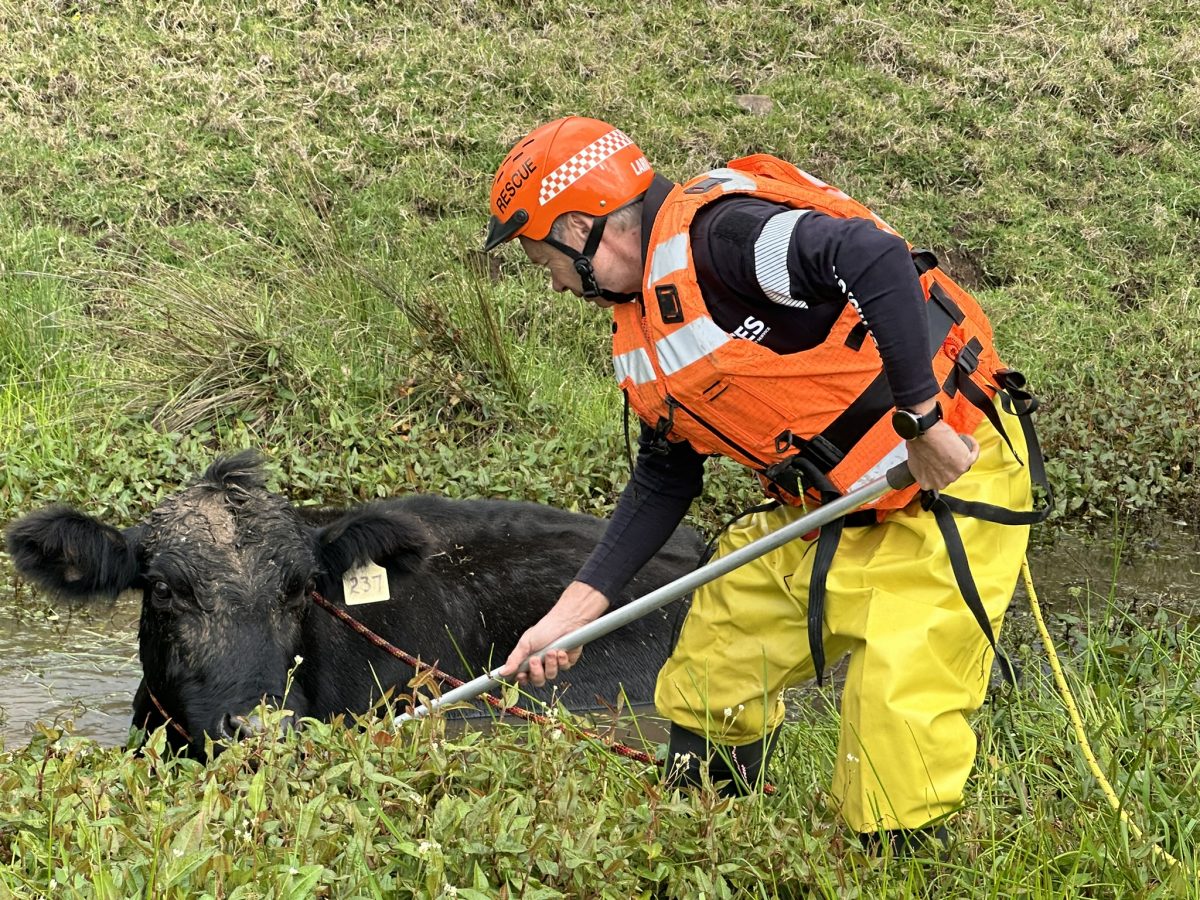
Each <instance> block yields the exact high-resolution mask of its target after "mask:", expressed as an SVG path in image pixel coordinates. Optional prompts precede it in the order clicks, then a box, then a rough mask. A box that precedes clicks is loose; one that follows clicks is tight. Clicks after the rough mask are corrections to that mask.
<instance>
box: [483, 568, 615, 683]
mask: <svg viewBox="0 0 1200 900" xmlns="http://www.w3.org/2000/svg"><path fill="white" fill-rule="evenodd" d="M606 609H608V599H607V598H606V597H605V596H604V595H603V594H601V593H600V592H599V591H597V590H596V589H595V588H593V587H590V586H589V585H586V584H584V583H583V582H581V581H573V582H571V583H570V584H569V585H567V589H566V590H565V591H563V592H562V596H560V597H559V598H558V602H557V603H555V604H554V606H553V607H552V608H551V610H550V611H549V612H548V613H546V615H544V616H543V617H542V618H541V620H540V621H538V622H537V623H536V624H535V625H533V626H532V627H531V628H530V629H529V630H528V631H526V632H525V633H524V634H523V635H521V639H520V640H519V641H517V646H516V647H514V648H513V651H512V653H510V654H509V655H508V659H507V660H506V661H505V663H504V667H503V668H502V669H501V671H500V674H501V675H502V676H504V677H510V676H511V675H512V674H513V673H514V672H516V671H517V669H518V667H520V665H521V663H523V662H524V661H525V660H526V658H528V659H529V671H528V672H521V673H520V674H519V675H517V681H518V682H520V683H521V684H526V683H529V684H532V685H533V686H534V687H542V685H544V684H545V683H546V682H547V681H553V680H554V679H555V678H557V677H558V674H559V672H563V671H566V670H567V669H569V668H571V666H573V665H575V663H576V662H577V661H578V660H579V656H580V654H581V653H583V648H582V647H577V648H575V649H574V650H551V651H550V652H549V653H547V654H546V655H545V656H544V657H541V656H530V654H532V653H533V652H534V651H536V650H540V649H541V648H542V647H545V646H546V645H547V644H552V643H553V642H554V641H556V640H558V639H559V638H560V637H562V636H563V635H564V634H569V633H570V632H572V631H575V630H576V629H577V628H582V627H583V626H584V625H587V624H588V623H589V622H592V621H594V620H595V619H597V618H599V617H600V616H601V615H602V614H603V613H604V611H605V610H606Z"/></svg>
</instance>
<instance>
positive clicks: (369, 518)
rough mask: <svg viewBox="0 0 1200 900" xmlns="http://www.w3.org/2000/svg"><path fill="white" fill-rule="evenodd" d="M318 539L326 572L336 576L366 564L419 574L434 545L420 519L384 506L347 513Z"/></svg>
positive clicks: (321, 529)
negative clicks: (373, 563)
mask: <svg viewBox="0 0 1200 900" xmlns="http://www.w3.org/2000/svg"><path fill="white" fill-rule="evenodd" d="M316 537H317V552H318V553H319V554H320V556H321V563H322V565H323V566H324V569H325V571H326V572H328V573H329V574H330V575H336V576H340V575H342V574H344V573H345V572H347V571H349V570H350V569H353V568H355V567H357V566H360V565H363V564H364V563H366V562H375V563H378V564H379V565H381V566H385V567H386V568H390V569H398V570H400V571H401V572H419V571H420V570H421V566H422V565H423V564H424V562H425V557H426V556H427V555H428V554H429V550H430V547H431V546H432V543H433V542H432V540H431V538H430V537H429V533H428V532H427V531H426V530H425V526H424V525H423V524H422V523H421V521H420V520H419V519H417V518H416V517H414V516H411V515H409V514H408V513H405V512H401V511H400V510H397V509H389V508H388V507H387V506H386V505H385V504H375V505H367V506H358V507H355V508H353V509H350V510H347V511H346V512H345V514H343V515H342V516H341V517H339V518H338V519H337V520H336V521H333V522H330V523H329V524H327V525H325V526H324V527H322V528H319V529H317V532H316Z"/></svg>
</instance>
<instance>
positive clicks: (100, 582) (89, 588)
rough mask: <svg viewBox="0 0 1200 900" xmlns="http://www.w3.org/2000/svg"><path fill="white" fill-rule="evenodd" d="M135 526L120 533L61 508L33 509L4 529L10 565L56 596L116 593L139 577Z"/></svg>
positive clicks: (137, 528)
mask: <svg viewBox="0 0 1200 900" xmlns="http://www.w3.org/2000/svg"><path fill="white" fill-rule="evenodd" d="M141 534H142V529H141V528H140V527H134V528H127V529H125V530H124V531H119V530H117V529H116V528H113V527H112V526H111V525H105V524H104V523H103V522H100V521H98V520H96V519H93V518H92V517H91V516H87V515H84V514H83V513H81V512H78V511H76V510H74V509H70V508H68V507H65V506H52V507H49V508H48V509H42V510H38V511H37V512H34V513H30V514H29V515H27V516H24V517H22V518H20V519H17V520H16V521H15V522H13V523H12V524H11V525H9V527H8V531H7V533H6V544H7V549H8V553H9V556H11V557H12V562H13V567H14V568H15V569H16V570H17V571H18V572H19V573H20V574H21V575H22V576H24V577H25V578H27V579H28V580H30V581H32V582H33V583H34V584H36V585H38V586H39V587H41V588H43V589H45V590H47V591H50V592H51V593H53V594H56V595H58V596H60V597H70V598H77V599H78V598H84V597H98V596H104V597H115V596H116V595H117V594H119V593H120V592H121V591H123V590H125V589H126V588H129V587H132V586H133V585H134V584H135V583H136V582H137V578H138V574H139V571H140V566H139V563H138V545H139V544H140V542H141Z"/></svg>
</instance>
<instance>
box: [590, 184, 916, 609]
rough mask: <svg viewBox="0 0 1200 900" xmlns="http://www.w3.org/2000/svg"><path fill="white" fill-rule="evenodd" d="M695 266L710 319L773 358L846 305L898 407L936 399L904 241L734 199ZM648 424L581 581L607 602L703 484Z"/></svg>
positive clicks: (822, 328)
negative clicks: (656, 446)
mask: <svg viewBox="0 0 1200 900" xmlns="http://www.w3.org/2000/svg"><path fill="white" fill-rule="evenodd" d="M672 187H674V185H673V183H672V182H670V181H668V180H667V179H665V178H663V177H661V176H657V177H656V178H655V179H654V182H653V183H652V184H651V186H650V189H649V190H648V191H647V193H646V201H645V205H644V210H643V217H642V240H643V248H642V249H643V259H644V258H645V255H646V251H647V246H648V243H649V239H650V232H651V229H652V227H653V223H654V219H655V217H656V216H657V215H658V211H659V209H660V208H661V207H662V204H663V201H664V200H665V199H666V196H667V194H668V193H669V192H670V190H671V189H672ZM691 244H692V257H693V260H694V262H695V267H696V275H697V279H698V281H699V284H700V289H701V291H702V293H703V295H704V300H705V303H706V305H707V306H708V310H709V313H710V315H711V316H712V317H713V321H715V322H716V323H717V325H719V326H720V327H721V328H722V329H723V330H724V331H726V332H728V333H729V334H732V335H734V336H735V337H739V338H742V339H745V340H755V341H758V342H759V343H761V344H763V346H765V347H769V348H770V349H772V350H774V351H776V352H777V353H794V352H797V351H800V350H807V349H810V348H812V347H815V346H817V345H819V344H820V343H821V342H822V341H824V340H825V338H826V337H827V336H828V335H829V332H830V330H831V329H832V328H833V325H834V323H835V322H836V321H837V320H838V318H839V317H840V316H841V314H842V311H843V310H844V309H845V306H846V304H847V303H851V304H853V305H854V307H855V309H856V311H857V312H858V314H859V316H860V317H861V319H862V320H863V322H864V324H865V325H866V327H867V329H868V331H869V333H870V335H871V337H872V338H873V339H874V340H875V343H876V345H877V346H878V348H879V354H880V357H881V358H882V360H883V370H884V373H885V375H886V376H887V379H888V384H889V386H890V387H891V390H892V396H893V399H894V402H895V404H896V405H897V406H911V405H915V404H917V403H920V402H922V401H924V400H928V399H929V398H931V397H933V396H934V395H935V394H936V393H937V390H938V387H937V382H936V381H935V380H934V378H933V367H932V364H931V362H930V357H929V347H928V337H927V335H928V328H927V325H926V309H925V300H924V295H923V293H922V291H921V286H920V283H919V281H918V279H917V275H916V270H915V268H914V266H913V261H912V257H911V255H910V253H909V251H908V247H907V246H906V245H905V243H904V241H903V240H902V239H900V238H898V237H896V236H895V235H892V234H889V233H887V232H886V231H883V230H882V229H880V228H878V227H876V225H875V223H874V222H873V221H871V220H869V219H840V218H836V217H834V216H828V215H825V214H824V213H819V212H815V211H811V210H794V209H791V208H790V207H788V206H784V205H780V204H776V203H771V202H769V201H766V200H760V199H757V198H754V197H747V196H744V195H736V194H735V195H733V196H730V197H726V198H724V199H721V200H717V201H715V202H714V203H712V204H710V205H708V206H706V207H704V208H703V209H701V210H700V212H699V213H698V214H697V216H696V218H695V220H694V221H693V223H692V228H691ZM652 438H653V432H652V430H651V429H650V428H649V427H648V426H646V425H645V424H643V426H642V432H641V437H640V438H639V442H638V444H639V447H638V456H637V463H636V465H635V466H634V472H633V477H632V479H631V480H630V483H629V485H628V486H626V488H625V491H624V492H623V493H622V495H621V498H620V500H619V501H618V503H617V507H616V509H615V510H614V511H613V515H612V518H611V519H610V521H609V525H608V528H607V529H606V531H605V534H604V536H603V538H602V539H601V541H600V543H599V544H598V545H597V547H596V549H595V550H594V551H593V553H592V555H591V556H590V557H589V558H588V560H587V562H585V563H584V565H583V568H582V569H580V571H579V574H578V575H577V576H576V578H577V580H579V581H582V582H584V583H586V584H588V585H591V586H592V587H594V588H595V589H596V590H598V591H600V592H601V593H602V594H604V595H605V596H606V597H608V598H609V600H612V599H613V598H614V597H616V596H617V595H618V594H619V593H620V591H621V589H622V588H623V587H624V586H625V584H627V583H628V581H629V580H630V579H631V578H632V577H633V576H634V575H635V574H636V573H637V571H638V570H639V569H640V568H641V567H642V566H643V565H644V564H645V563H646V562H647V561H648V560H649V559H650V557H651V556H653V555H654V554H655V553H656V552H657V551H658V549H659V548H660V547H661V546H662V545H663V543H664V542H665V541H666V540H667V538H668V537H670V535H671V533H672V532H673V531H674V530H675V528H676V526H678V524H679V522H680V521H681V520H682V519H683V516H684V515H685V514H686V513H687V510H688V507H689V506H690V505H691V503H692V501H693V500H694V499H695V498H696V497H697V496H699V494H700V491H701V489H702V487H703V483H704V459H705V457H704V456H703V455H702V454H700V453H698V452H697V451H696V450H694V449H693V448H692V447H691V445H689V444H687V443H686V442H678V443H672V444H670V447H669V452H667V453H666V454H662V453H658V452H654V451H653V450H652V449H651V445H652V444H653V440H652Z"/></svg>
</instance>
